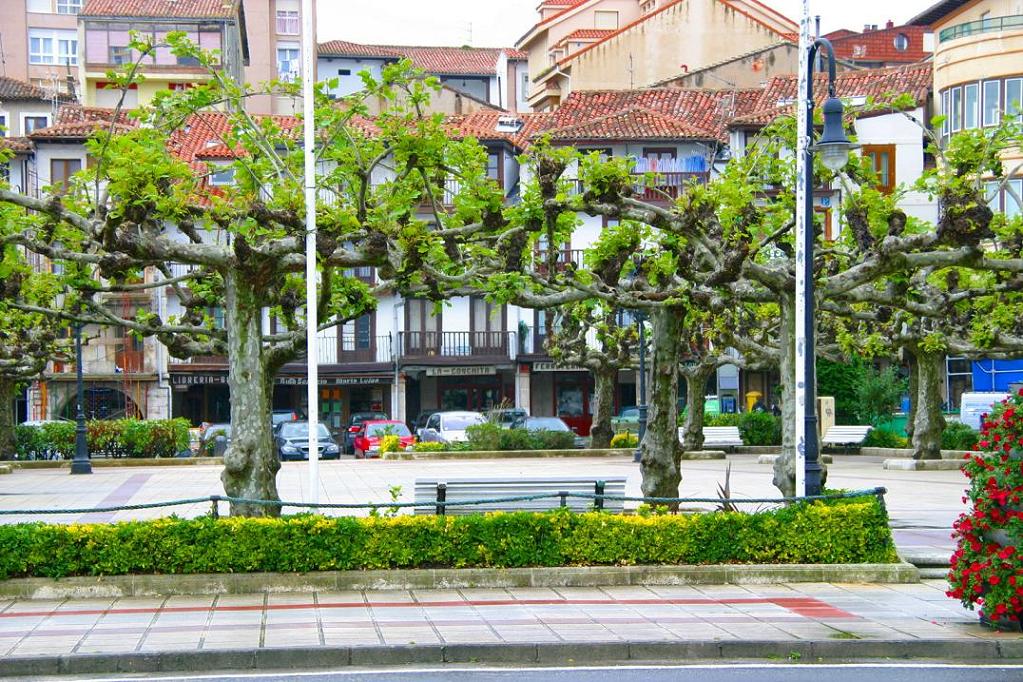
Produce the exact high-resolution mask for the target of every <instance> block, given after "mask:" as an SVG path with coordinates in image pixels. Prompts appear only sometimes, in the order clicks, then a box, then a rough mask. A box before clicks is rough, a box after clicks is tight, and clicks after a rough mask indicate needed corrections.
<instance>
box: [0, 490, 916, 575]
mask: <svg viewBox="0 0 1023 682" xmlns="http://www.w3.org/2000/svg"><path fill="white" fill-rule="evenodd" d="M895 561H897V558H896V555H895V548H894V544H893V542H892V536H891V532H890V531H889V529H888V524H887V516H886V514H885V513H884V511H883V510H882V509H881V507H880V505H879V504H878V503H877V501H876V500H874V499H873V498H860V499H856V500H851V501H845V502H844V503H841V504H824V503H814V504H808V505H797V506H792V507H787V508H782V509H778V510H773V511H767V512H760V513H756V514H742V513H738V512H716V513H706V514H694V515H651V516H614V515H611V514H606V513H598V512H590V513H585V514H573V513H571V512H565V511H556V512H551V513H545V514H530V513H524V512H516V513H509V514H503V513H497V514H480V515H473V516H411V515H410V516H398V517H393V518H387V517H376V518H374V517H370V518H354V517H341V518H329V517H322V516H312V515H299V516H292V517H285V518H280V519H251V518H224V519H212V518H210V517H203V518H198V519H190V520H186V519H179V518H173V517H171V518H164V519H158V520H154V521H131V522H126V523H114V524H73V525H58V524H53V525H50V524H44V523H29V524H18V525H6V526H0V578H15V577H24V576H45V577H50V578H60V577H65V576H74V575H125V574H135V573H167V574H191V573H244V572H258V571H284V572H305V571H324V570H358V569H383V568H438V567H453V568H466V567H521V566H573V565H628V564H720V563H780V564H789V563H808V564H823V563H829V564H830V563H892V562H895Z"/></svg>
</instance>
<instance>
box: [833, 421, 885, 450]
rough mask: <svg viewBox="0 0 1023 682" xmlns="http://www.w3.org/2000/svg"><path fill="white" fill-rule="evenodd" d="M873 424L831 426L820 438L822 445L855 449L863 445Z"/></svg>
mask: <svg viewBox="0 0 1023 682" xmlns="http://www.w3.org/2000/svg"><path fill="white" fill-rule="evenodd" d="M872 428H874V427H873V426H832V427H831V428H829V429H828V432H827V433H825V434H824V438H822V439H821V445H823V446H829V445H830V446H835V447H844V448H847V449H856V448H859V447H861V446H862V445H863V441H864V440H865V439H866V438H867V434H868V433H870V430H871V429H872Z"/></svg>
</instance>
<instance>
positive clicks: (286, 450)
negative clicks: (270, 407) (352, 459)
mask: <svg viewBox="0 0 1023 682" xmlns="http://www.w3.org/2000/svg"><path fill="white" fill-rule="evenodd" d="M316 426H317V430H316V433H317V441H318V442H317V450H318V451H319V453H320V459H341V448H339V447H338V445H337V443H335V442H334V439H333V438H332V437H331V435H330V431H329V430H328V429H327V427H326V426H324V425H323V424H322V423H318V424H317V425H316ZM274 450H275V451H276V452H277V457H278V458H279V459H280V460H281V461H287V460H289V459H295V460H303V459H309V422H304V421H303V422H282V423H281V424H280V425H279V426H278V427H277V429H276V430H275V431H274Z"/></svg>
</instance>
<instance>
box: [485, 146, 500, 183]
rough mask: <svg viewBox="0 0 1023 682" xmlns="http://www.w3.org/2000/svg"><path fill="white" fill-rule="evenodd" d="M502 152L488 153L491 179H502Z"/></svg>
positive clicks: (489, 176)
mask: <svg viewBox="0 0 1023 682" xmlns="http://www.w3.org/2000/svg"><path fill="white" fill-rule="evenodd" d="M501 175H502V173H501V152H489V153H488V154H487V177H488V178H490V179H491V180H500V179H501Z"/></svg>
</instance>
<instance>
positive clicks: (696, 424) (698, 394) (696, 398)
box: [682, 364, 714, 452]
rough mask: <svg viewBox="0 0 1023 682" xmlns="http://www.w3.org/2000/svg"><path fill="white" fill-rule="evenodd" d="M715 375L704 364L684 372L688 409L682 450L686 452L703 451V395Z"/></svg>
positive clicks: (683, 427)
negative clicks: (708, 381) (712, 375)
mask: <svg viewBox="0 0 1023 682" xmlns="http://www.w3.org/2000/svg"><path fill="white" fill-rule="evenodd" d="M713 373H714V368H713V367H707V366H706V365H702V364H700V365H697V366H696V367H693V368H692V369H691V370H687V371H684V372H683V375H684V376H685V378H686V406H687V408H686V416H685V421H684V422H683V426H682V449H683V450H684V451H686V452H692V451H696V450H702V449H703V397H704V396H703V394H704V390H705V389H706V387H707V380H708V379H710V375H711V374H713Z"/></svg>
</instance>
